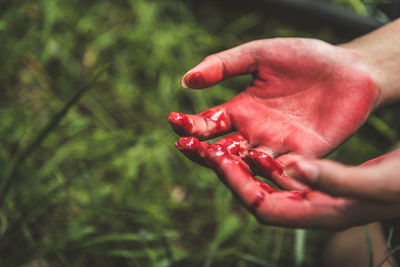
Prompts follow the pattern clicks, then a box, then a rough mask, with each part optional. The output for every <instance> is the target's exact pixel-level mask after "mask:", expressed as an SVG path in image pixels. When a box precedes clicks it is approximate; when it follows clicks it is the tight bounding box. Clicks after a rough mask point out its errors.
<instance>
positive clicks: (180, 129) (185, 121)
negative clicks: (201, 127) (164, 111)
mask: <svg viewBox="0 0 400 267" xmlns="http://www.w3.org/2000/svg"><path fill="white" fill-rule="evenodd" d="M168 121H169V123H170V124H171V126H172V128H173V129H174V130H175V132H176V133H177V134H179V135H185V134H186V133H188V132H189V131H190V130H192V128H193V125H192V123H191V122H190V120H189V118H188V117H187V116H186V115H185V114H183V113H180V112H171V113H170V114H169V115H168Z"/></svg>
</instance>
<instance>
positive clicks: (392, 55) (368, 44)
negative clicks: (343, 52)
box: [340, 20, 400, 108]
mask: <svg viewBox="0 0 400 267" xmlns="http://www.w3.org/2000/svg"><path fill="white" fill-rule="evenodd" d="M340 47H342V48H346V49H349V50H352V51H354V52H355V53H357V54H358V55H359V56H360V58H361V62H360V63H361V64H360V68H361V69H362V70H363V71H365V72H366V73H367V74H368V75H369V76H370V77H371V79H372V81H373V82H374V83H375V85H376V86H377V89H378V92H379V94H378V98H377V101H376V104H375V106H374V108H377V107H379V106H382V105H385V104H388V103H392V102H396V101H399V100H400V20H397V21H395V22H393V23H391V24H389V25H387V26H384V27H382V28H380V29H378V30H376V31H374V32H371V33H369V34H367V35H365V36H362V37H360V38H357V39H355V40H353V41H351V42H349V43H345V44H342V45H340Z"/></svg>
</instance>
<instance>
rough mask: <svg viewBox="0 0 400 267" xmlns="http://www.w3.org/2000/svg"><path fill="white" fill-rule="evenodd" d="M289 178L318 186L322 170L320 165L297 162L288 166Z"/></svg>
mask: <svg viewBox="0 0 400 267" xmlns="http://www.w3.org/2000/svg"><path fill="white" fill-rule="evenodd" d="M286 173H287V175H288V176H291V177H293V178H295V179H297V180H300V181H302V182H305V183H308V184H316V183H317V182H318V179H319V176H320V173H321V170H320V167H319V166H318V164H315V163H312V162H310V161H297V162H293V163H291V164H289V165H288V168H287V169H286Z"/></svg>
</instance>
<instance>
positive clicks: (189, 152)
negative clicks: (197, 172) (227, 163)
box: [174, 136, 209, 166]
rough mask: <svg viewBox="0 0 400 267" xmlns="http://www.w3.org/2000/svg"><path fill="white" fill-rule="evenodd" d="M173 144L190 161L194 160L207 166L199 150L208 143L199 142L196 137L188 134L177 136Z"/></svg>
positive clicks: (202, 149) (203, 148)
mask: <svg viewBox="0 0 400 267" xmlns="http://www.w3.org/2000/svg"><path fill="white" fill-rule="evenodd" d="M174 145H175V147H176V148H178V149H179V151H181V152H182V153H183V154H184V155H185V156H186V157H187V158H188V159H190V160H191V161H194V162H196V163H198V164H200V165H202V166H207V164H206V162H205V161H204V159H203V157H202V156H201V155H200V152H201V151H205V150H206V149H207V148H208V146H209V144H208V143H204V142H199V140H198V139H197V138H196V137H193V136H189V137H181V138H179V140H178V141H177V142H175V144H174Z"/></svg>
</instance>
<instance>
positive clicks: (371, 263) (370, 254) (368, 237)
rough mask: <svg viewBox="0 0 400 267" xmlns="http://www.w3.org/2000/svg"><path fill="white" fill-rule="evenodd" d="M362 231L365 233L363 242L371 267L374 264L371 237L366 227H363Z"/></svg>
mask: <svg viewBox="0 0 400 267" xmlns="http://www.w3.org/2000/svg"><path fill="white" fill-rule="evenodd" d="M364 233H365V243H366V245H367V254H368V266H369V267H373V266H374V255H373V253H372V246H371V238H370V236H369V231H368V228H367V227H365V230H364Z"/></svg>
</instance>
